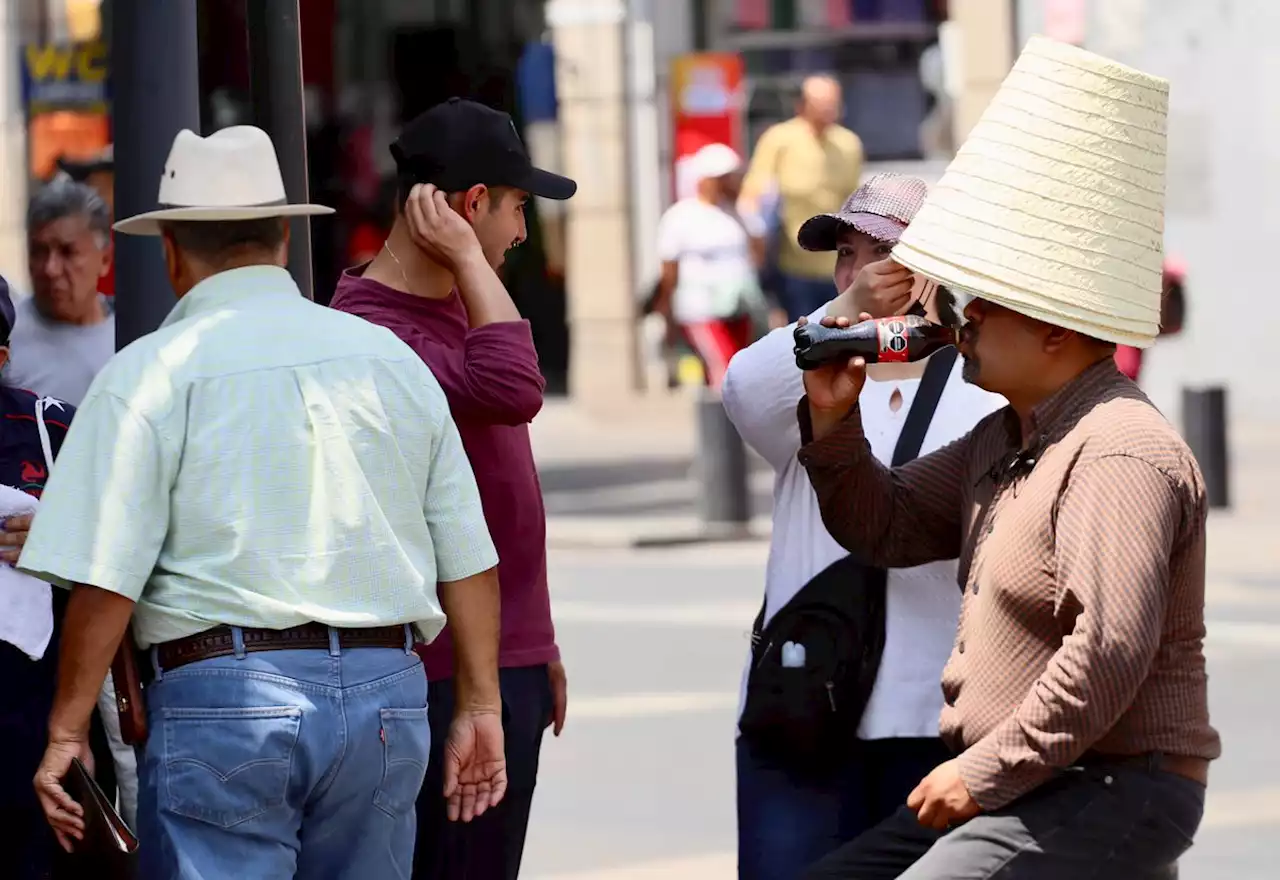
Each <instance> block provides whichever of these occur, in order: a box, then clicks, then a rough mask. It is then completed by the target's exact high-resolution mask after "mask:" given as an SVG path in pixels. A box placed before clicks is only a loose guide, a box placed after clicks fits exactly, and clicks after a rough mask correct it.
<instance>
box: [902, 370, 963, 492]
mask: <svg viewBox="0 0 1280 880" xmlns="http://www.w3.org/2000/svg"><path fill="white" fill-rule="evenodd" d="M958 355H959V352H958V351H956V349H955V347H954V346H948V347H946V348H944V349H941V350H939V351H938V352H937V353H935V354H934V356H933V357H931V358H929V363H928V364H927V365H926V366H925V368H924V376H923V377H922V378H921V379H920V388H919V390H918V391H916V399H915V400H913V401H912V402H911V411H910V412H909V413H907V422H906V424H904V425H903V426H902V433H901V434H899V435H898V445H897V446H895V447H894V450H893V466H894V467H901V466H902V465H904V464H906V463H907V462H909V461H911V460H912V459H913V458H915V457H916V456H917V455H919V454H920V446H921V445H922V444H923V443H924V435H925V434H927V433H928V432H929V423H930V422H932V421H933V413H934V411H935V410H936V409H937V408H938V401H939V400H941V399H942V391H943V389H944V388H946V387H947V382H948V380H950V378H951V369H952V367H954V366H955V364H956V357H957V356H958Z"/></svg>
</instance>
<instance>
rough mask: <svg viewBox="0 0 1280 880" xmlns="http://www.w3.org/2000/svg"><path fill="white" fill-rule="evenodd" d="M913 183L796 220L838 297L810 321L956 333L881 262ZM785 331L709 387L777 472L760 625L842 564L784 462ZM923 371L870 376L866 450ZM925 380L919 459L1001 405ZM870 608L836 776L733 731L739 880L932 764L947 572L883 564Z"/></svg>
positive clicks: (811, 501)
mask: <svg viewBox="0 0 1280 880" xmlns="http://www.w3.org/2000/svg"><path fill="white" fill-rule="evenodd" d="M927 189H928V187H927V185H926V184H925V182H924V181H923V180H920V179H919V178H916V177H908V176H904V175H900V174H877V175H874V176H872V177H871V178H869V179H868V180H867V181H866V182H865V183H863V184H862V186H860V187H859V188H858V190H857V191H856V192H855V193H853V195H852V196H850V197H849V199H848V200H847V201H846V202H845V205H844V207H843V208H842V209H841V211H840V212H839V213H836V214H823V215H819V216H817V217H814V218H812V219H810V220H809V221H808V222H807V223H805V224H804V225H803V226H802V227H801V229H800V233H799V237H798V240H799V243H800V245H801V247H803V248H805V249H807V250H811V251H836V253H837V259H836V267H835V275H834V281H835V290H834V291H833V293H838V294H839V295H838V296H836V297H835V298H834V299H833V300H832V301H831V302H829V303H827V304H826V305H825V306H823V307H822V308H821V309H819V310H818V311H817V312H815V313H814V314H813V315H812V316H810V320H813V321H818V320H820V319H821V318H823V317H824V316H827V315H831V316H845V317H849V318H851V319H853V320H857V317H858V315H860V314H861V313H864V312H865V313H869V314H871V315H873V316H875V317H887V316H890V315H902V314H906V313H908V312H909V311H910V312H915V313H921V312H923V313H924V314H925V315H926V316H927V317H928V318H929V319H930V320H933V321H935V322H939V323H944V324H950V325H957V324H958V321H959V319H958V317H957V314H956V311H957V310H956V301H955V298H954V297H953V296H952V294H951V293H950V291H948V290H946V289H945V288H937V289H934V290H930V289H928V288H926V287H925V286H924V285H921V284H917V283H916V282H915V279H914V277H913V276H912V274H911V272H909V271H908V270H906V269H904V268H903V267H901V266H900V265H898V264H897V263H894V262H892V261H891V260H890V259H888V256H889V252H890V251H891V249H892V248H893V246H894V244H895V243H896V242H897V240H898V237H899V236H900V235H901V234H902V232H903V230H904V229H906V227H907V224H908V223H910V222H911V220H912V218H913V217H914V216H915V213H916V211H917V210H918V209H919V207H920V205H921V203H922V202H923V201H924V197H925V194H926V192H927ZM794 329H795V325H794V324H793V325H791V326H789V327H785V328H782V329H778V330H775V331H773V332H772V333H770V334H769V335H768V336H766V337H765V338H763V339H761V340H760V341H758V342H756V343H755V344H754V345H752V346H751V347H749V348H747V349H746V350H744V351H742V352H740V353H739V354H738V355H737V356H736V357H735V358H734V359H733V362H732V363H731V364H730V365H729V370H728V375H727V377H726V379H725V383H724V392H723V395H724V404H725V408H726V409H727V410H728V412H729V417H730V418H731V419H732V420H733V422H734V424H735V425H736V426H737V429H738V432H739V433H740V434H741V435H742V437H743V439H744V440H745V441H746V442H747V443H748V444H750V445H751V446H752V447H753V448H754V449H755V450H756V451H757V452H758V453H760V455H761V456H763V457H764V458H765V459H766V460H767V461H768V462H769V463H770V464H771V465H773V467H774V470H775V472H776V477H775V480H774V508H773V534H772V538H771V544H770V548H769V561H768V567H767V569H766V574H765V594H766V595H765V607H764V609H763V614H762V617H761V621H760V623H761V626H762V627H767V626H768V624H769V622H770V621H772V620H773V619H774V618H775V617H777V616H778V613H779V612H780V611H781V610H783V609H784V608H787V607H788V606H789V605H790V606H791V608H792V609H794V608H795V607H797V599H796V597H797V596H800V595H802V593H803V595H804V596H812V595H813V590H814V586H811V585H813V584H814V583H815V579H816V578H817V577H818V576H819V575H821V574H822V573H823V572H830V571H832V570H835V571H841V570H842V569H839V568H836V567H838V566H839V567H842V566H845V565H848V564H850V561H849V556H848V552H847V551H846V550H845V549H844V548H842V547H841V546H840V545H839V544H837V543H836V541H835V540H834V539H833V538H832V537H831V536H830V534H828V533H827V530H826V528H825V527H824V526H823V524H822V517H821V513H820V511H819V509H818V502H817V499H816V497H815V496H814V492H813V488H812V487H811V486H810V484H809V479H808V477H807V476H806V474H805V471H804V468H803V467H801V466H800V464H799V463H798V462H797V461H796V452H797V451H798V450H799V448H800V433H799V429H798V428H797V425H796V417H795V413H796V404H797V403H798V402H799V400H800V398H801V397H802V396H803V394H804V386H803V382H802V379H801V372H800V370H799V369H797V367H796V364H795V359H794V356H793V354H792V345H793V338H792V337H793V331H794ZM951 356H952V355H948V357H951ZM935 357H938V356H937V355H935ZM925 366H926V364H925V363H916V364H880V365H876V367H873V368H872V372H873V373H875V375H874V377H873V381H870V382H868V383H867V390H865V391H864V392H863V399H862V412H863V419H864V420H865V422H866V425H867V434H868V438H869V439H870V441H871V446H872V451H873V452H874V453H875V455H876V457H877V458H880V459H881V460H883V461H885V462H886V463H887V462H888V461H889V459H890V458H891V457H892V456H893V454H894V450H895V446H896V445H897V443H898V439H899V435H900V434H901V433H902V431H903V427H904V421H905V419H906V416H907V414H908V412H909V411H910V410H911V407H912V403H913V401H914V400H915V399H916V397H917V396H918V392H919V391H920V388H921V385H922V375H923V373H924V369H925ZM940 378H942V379H943V381H945V385H943V386H942V395H941V397H940V398H939V399H938V403H937V407H936V409H935V410H934V413H933V417H932V419H931V420H930V421H929V422H928V429H927V432H926V433H925V435H924V440H923V443H922V446H921V454H923V453H926V452H929V451H930V450H932V449H936V448H938V447H940V446H942V445H944V444H946V443H948V442H950V441H951V440H954V439H955V438H957V437H959V436H961V435H963V434H964V433H966V432H967V431H968V430H969V429H970V428H972V427H973V425H974V424H976V423H977V422H978V421H979V420H980V419H982V417H983V416H985V415H987V414H988V413H990V412H992V411H994V410H996V409H998V408H1000V407H1001V406H1003V405H1004V400H1003V399H1002V398H1000V397H997V396H995V395H992V394H988V393H986V392H984V391H981V390H979V389H978V388H975V387H974V386H972V385H967V384H965V382H964V381H963V380H962V379H961V376H960V365H959V363H958V362H957V363H953V365H952V367H951V369H949V370H948V371H947V373H946V375H945V377H940ZM924 396H927V395H924ZM823 577H824V578H827V577H830V574H827V575H823ZM885 600H886V604H885V606H884V621H885V634H886V638H885V642H884V650H883V654H882V656H881V659H880V664H879V669H878V671H876V672H875V673H874V686H873V688H872V690H871V695H870V699H869V701H868V702H867V705H866V708H865V710H864V711H863V713H862V716H861V720H860V722H858V731H857V739H856V741H851V742H850V743H849V744H848V750H847V754H844V755H837V756H833V757H834V758H835V759H836V761H835V763H839V764H842V766H841V767H840V769H837V770H833V771H829V772H824V773H822V774H820V775H819V776H818V777H817V778H814V777H812V776H810V775H808V774H805V773H804V772H802V771H800V770H798V769H797V768H796V767H794V766H793V765H792V764H791V763H790V761H789V760H788V758H787V756H785V755H784V756H779V755H776V754H771V753H768V752H767V751H766V750H762V749H761V748H759V747H758V746H757V744H756V743H753V742H751V741H750V739H751V737H750V736H748V735H745V734H744V735H741V736H740V737H739V740H738V744H737V767H738V841H739V843H738V853H739V855H738V858H739V877H740V878H741V880H756V878H759V880H793V878H795V877H797V876H799V874H800V872H801V871H803V870H804V868H806V867H807V866H808V865H809V864H811V863H812V862H814V861H816V860H817V859H818V858H820V857H821V856H823V855H825V854H826V853H827V852H829V851H830V850H833V849H835V848H836V847H837V846H839V845H840V844H842V843H844V842H846V841H849V840H852V839H853V838H854V837H856V836H857V835H858V834H860V833H861V832H863V831H865V830H866V829H868V828H870V827H872V826H873V825H875V824H876V823H878V822H879V821H881V820H882V819H884V818H885V817H886V816H888V815H889V814H890V813H891V812H892V811H893V810H894V809H896V808H897V807H898V806H899V805H901V804H902V803H904V802H905V801H906V798H907V795H908V794H909V793H910V792H911V790H912V789H913V788H914V787H915V786H916V784H917V783H918V782H919V781H920V779H922V778H923V777H924V775H925V774H927V773H928V772H929V771H930V770H931V769H933V767H934V766H935V765H936V764H938V763H939V762H940V761H941V760H944V759H945V756H946V754H947V752H946V749H945V748H944V747H943V745H942V743H941V741H940V740H939V739H938V715H939V711H940V710H941V708H942V693H941V691H940V689H939V686H938V682H939V679H940V676H941V672H942V667H943V665H944V664H945V663H946V660H947V656H948V654H949V653H950V651H951V646H952V641H953V638H954V633H955V627H956V618H957V614H958V613H959V608H960V596H959V591H958V590H957V589H956V563H955V562H954V561H947V562H937V563H933V564H932V565H928V566H921V567H920V568H915V569H901V570H891V571H889V572H888V575H887V581H886V589H885ZM801 601H802V600H801ZM810 650H813V648H812V646H811V648H810Z"/></svg>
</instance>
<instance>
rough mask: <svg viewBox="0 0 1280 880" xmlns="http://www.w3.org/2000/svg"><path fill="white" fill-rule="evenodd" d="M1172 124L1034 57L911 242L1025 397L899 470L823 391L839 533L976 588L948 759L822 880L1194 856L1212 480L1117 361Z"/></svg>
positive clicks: (1010, 385)
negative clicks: (949, 566) (951, 572)
mask: <svg viewBox="0 0 1280 880" xmlns="http://www.w3.org/2000/svg"><path fill="white" fill-rule="evenodd" d="M1167 106H1168V84H1167V82H1165V81H1164V80H1161V79H1158V78H1156V77H1153V76H1150V75H1147V74H1144V73H1142V72H1140V71H1137V70H1133V69H1131V68H1128V67H1124V66H1122V65H1119V64H1116V63H1114V62H1111V61H1108V60H1106V59H1103V58H1099V57H1098V56H1096V55H1093V54H1090V53H1088V52H1085V51H1083V50H1081V49H1077V48H1075V47H1072V46H1066V45H1063V44H1060V43H1055V42H1053V41H1050V40H1046V39H1041V38H1037V39H1034V40H1032V41H1031V42H1030V43H1029V44H1028V46H1027V48H1026V50H1025V51H1024V53H1023V54H1022V56H1021V57H1020V58H1019V60H1018V63H1017V64H1016V65H1015V66H1014V69H1013V71H1012V72H1011V73H1010V75H1009V77H1008V79H1007V80H1006V83H1005V86H1004V87H1003V88H1002V89H1001V90H1000V92H999V93H998V94H997V95H996V97H995V98H994V99H993V100H992V102H991V104H990V106H989V107H988V108H987V110H986V111H985V112H984V114H983V116H982V118H981V120H980V121H979V123H978V125H977V126H976V127H975V129H974V131H973V133H972V135H971V136H970V138H969V141H968V142H967V143H966V144H965V146H964V147H963V148H962V149H961V150H960V151H959V153H958V154H957V156H956V158H955V160H954V161H953V162H952V164H951V166H950V168H948V170H947V173H946V174H945V175H944V177H943V179H942V180H941V181H940V182H939V184H938V185H937V187H935V189H934V190H933V192H932V194H931V195H930V197H929V199H928V200H926V202H925V204H924V206H923V207H922V208H921V209H920V212H919V213H918V214H917V215H916V218H915V220H914V222H913V223H912V224H911V226H910V227H909V228H908V229H907V231H906V232H905V233H904V234H903V236H902V239H901V241H900V242H899V244H898V245H897V246H896V247H895V249H894V252H893V258H894V260H895V261H897V262H899V263H901V264H902V265H903V266H905V267H907V268H908V269H911V270H912V271H915V272H918V273H921V274H923V275H925V276H927V277H930V278H932V279H934V280H936V281H938V282H940V283H942V284H946V285H948V286H951V287H956V288H959V289H962V290H966V291H968V292H970V293H972V294H973V295H974V296H975V297H976V299H975V300H974V301H973V302H971V303H970V304H969V305H968V307H967V308H966V310H965V313H966V316H967V318H968V324H967V326H966V329H965V332H964V335H963V340H962V342H961V345H960V349H961V353H962V354H963V355H964V358H965V375H966V377H967V378H968V379H969V381H971V382H973V383H975V384H977V385H979V386H980V387H982V388H984V389H986V390H988V391H992V392H996V393H999V394H1002V395H1003V396H1004V397H1005V398H1006V399H1007V400H1008V401H1009V407H1007V408H1006V409H1004V410H1001V411H999V412H996V413H994V414H992V415H991V416H990V417H988V418H987V419H985V420H983V421H982V422H980V423H979V424H978V426H977V427H975V428H974V429H973V431H972V432H970V433H969V434H968V435H967V436H965V437H963V438H961V439H960V440H958V441H956V442H955V443H952V444H951V445H949V446H947V447H944V448H943V449H941V450H938V451H937V452H934V453H932V454H930V455H927V456H924V457H923V458H920V459H917V460H916V461H914V462H912V463H910V464H908V465H906V466H903V467H900V468H896V469H894V470H893V471H890V470H889V469H887V468H885V467H883V466H882V465H880V464H879V463H878V462H877V461H876V459H875V458H874V457H873V456H872V455H870V454H869V451H868V447H867V441H866V439H865V437H864V433H863V429H862V424H861V423H862V416H861V413H860V411H859V406H858V398H859V394H860V392H861V390H862V387H863V383H864V380H865V376H866V365H865V364H864V363H863V362H862V360H861V359H860V358H858V359H854V360H852V361H851V362H849V363H847V364H844V363H841V364H835V365H831V366H828V367H826V368H824V369H821V370H817V371H813V372H809V373H806V374H805V390H806V393H807V397H806V399H805V400H804V401H802V403H801V405H800V407H799V409H798V416H799V418H800V423H801V432H802V436H803V437H804V438H805V440H806V445H805V446H804V447H803V448H802V449H801V451H800V454H799V457H800V462H801V463H802V464H803V465H804V466H805V468H806V469H807V471H808V473H809V477H810V480H811V481H812V483H813V486H814V489H815V491H816V492H817V495H818V500H819V504H820V505H821V508H822V514H823V521H824V522H825V523H826V525H827V527H828V529H829V530H830V531H831V534H832V535H833V536H834V537H835V538H836V540H838V541H839V542H840V543H841V544H843V545H844V546H846V547H848V548H849V549H850V550H852V551H854V552H855V553H858V554H860V555H861V556H862V557H863V558H866V559H867V560H869V561H870V562H872V563H873V564H876V565H886V566H912V565H919V564H922V563H926V562H931V561H933V560H938V559H951V558H956V557H958V558H959V560H960V569H959V586H960V588H961V590H962V593H963V599H962V605H961V611H960V622H959V626H958V628H957V632H956V638H955V646H954V649H953V651H952V653H951V658H950V660H949V661H948V663H947V666H946V669H945V670H944V671H943V675H942V692H943V698H944V702H945V705H944V707H943V709H942V715H941V719H940V728H941V732H942V736H943V739H944V740H945V741H946V742H947V744H948V745H949V746H950V747H951V749H952V752H953V754H954V755H955V757H953V758H952V759H950V760H948V761H945V762H944V763H942V764H940V765H939V766H938V767H937V768H936V769H934V770H933V771H932V772H931V773H929V775H928V776H926V777H925V778H924V780H923V781H921V782H920V784H919V785H918V786H917V787H916V789H915V790H914V791H913V792H912V793H911V795H910V797H909V798H908V799H907V804H906V806H904V807H902V808H901V809H900V811H899V812H898V813H897V814H896V815H895V816H893V817H891V818H890V819H888V820H886V821H885V822H883V823H882V824H881V825H879V826H877V827H876V828H875V829H872V830H871V831H869V832H868V833H866V834H864V835H863V836H862V837H860V838H858V839H857V840H855V841H853V842H852V843H850V844H849V845H847V846H846V847H844V848H842V849H841V850H837V851H836V852H835V853H833V854H831V855H830V856H828V857H827V858H826V859H824V860H823V861H822V862H820V863H819V864H818V865H816V866H814V867H813V868H812V869H811V870H810V872H809V873H808V874H807V875H806V876H807V877H811V878H831V877H848V878H859V880H878V878H890V877H901V878H909V880H941V878H966V880H968V878H988V877H997V876H998V877H1001V878H1008V880H1024V878H1028V880H1029V878H1034V880H1067V878H1077V877H1086V876H1087V877H1093V878H1098V880H1129V878H1139V877H1141V878H1157V877H1171V876H1174V873H1175V872H1176V864H1177V859H1178V857H1179V856H1180V855H1181V854H1182V853H1183V852H1184V851H1185V850H1186V849H1187V848H1188V847H1189V846H1190V843H1191V839H1192V837H1193V835H1194V834H1195V832H1196V830H1197V828H1198V826H1199V824H1200V819H1201V816H1202V813H1203V809H1204V797H1205V785H1206V783H1207V779H1208V765H1209V762H1210V761H1212V760H1213V759H1215V758H1217V757H1218V755H1219V754H1220V752H1221V745H1220V741H1219V738H1218V734H1217V732H1216V731H1215V730H1214V728H1213V727H1212V725H1211V724H1210V722H1209V708H1208V698H1207V689H1208V688H1207V678H1206V675H1205V660H1204V650H1203V638H1204V634H1205V624H1204V588H1205V518H1206V502H1205V489H1204V482H1203V480H1202V478H1201V475H1200V471H1199V469H1198V468H1197V466H1196V462H1195V460H1194V458H1193V457H1192V455H1191V453H1190V451H1189V450H1188V449H1187V447H1186V445H1185V444H1184V443H1183V441H1182V440H1181V438H1180V437H1179V436H1178V435H1177V432H1176V431H1175V430H1174V429H1173V428H1172V427H1171V426H1170V425H1169V423H1168V422H1167V421H1166V420H1165V419H1164V418H1163V417H1162V416H1161V415H1160V413H1159V412H1158V411H1157V410H1156V409H1155V407H1153V406H1152V405H1151V403H1150V401H1148V400H1147V398H1146V397H1145V396H1144V395H1143V394H1142V392H1141V391H1140V390H1139V389H1138V387H1137V386H1136V385H1134V384H1133V383H1132V382H1131V381H1130V380H1129V379H1128V378H1126V377H1124V376H1123V375H1121V374H1120V372H1119V371H1118V370H1117V369H1116V366H1115V363H1114V360H1113V358H1114V354H1115V346H1116V344H1117V343H1123V344H1130V345H1136V346H1139V347H1145V346H1148V345H1150V344H1151V343H1152V342H1153V341H1154V339H1155V337H1156V334H1157V332H1158V329H1159V318H1160V288H1161V279H1160V274H1161V273H1160V269H1161V257H1162V238H1163V193H1164V180H1163V177H1164V153H1165V134H1164V132H1165V116H1166V112H1167ZM827 322H830V323H832V324H835V325H839V324H840V323H847V321H832V320H831V319H824V323H827Z"/></svg>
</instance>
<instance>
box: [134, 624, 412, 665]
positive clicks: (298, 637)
mask: <svg viewBox="0 0 1280 880" xmlns="http://www.w3.org/2000/svg"><path fill="white" fill-rule="evenodd" d="M329 629H330V628H329V627H328V626H325V625H324V624H323V623H304V624H302V626H295V627H290V628H289V629H243V630H241V632H242V633H243V634H244V649H245V651H246V652H250V653H252V652H254V651H298V650H304V651H305V650H324V651H327V650H329ZM334 630H335V631H336V632H337V633H338V645H339V646H340V647H343V648H404V647H405V628H404V625H403V624H401V625H399V626H377V627H371V628H369V629H340V628H337V627H334ZM155 647H156V660H157V662H158V663H159V665H160V670H161V671H162V672H168V671H170V670H172V669H177V668H178V667H179V666H186V665H187V664H188V663H195V662H196V661H197V660H209V659H212V658H214V657H229V656H231V655H233V654H235V652H236V645H235V637H234V636H233V635H232V633H231V627H229V626H215V627H214V628H213V629H207V630H205V631H204V632H201V633H196V634H195V635H193V636H188V637H187V638H185V639H174V640H173V641H171V642H161V643H160V644H158V645H156V646H155Z"/></svg>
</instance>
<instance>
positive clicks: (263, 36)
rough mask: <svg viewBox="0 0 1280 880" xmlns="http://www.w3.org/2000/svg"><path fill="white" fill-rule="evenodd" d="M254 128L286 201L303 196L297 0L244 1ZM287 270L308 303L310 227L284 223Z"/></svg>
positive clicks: (304, 166) (304, 198)
mask: <svg viewBox="0 0 1280 880" xmlns="http://www.w3.org/2000/svg"><path fill="white" fill-rule="evenodd" d="M245 22H246V24H247V26H248V30H249V90H250V92H251V93H252V96H253V124H254V125H256V126H258V127H259V128H261V129H263V130H264V131H266V132H267V134H269V135H271V140H272V142H273V143H274V144H275V146H276V156H278V157H279V159H280V173H281V174H282V175H283V176H284V191H285V195H286V196H288V198H289V201H290V202H305V201H307V200H308V195H307V123H306V117H305V107H304V104H303V98H302V33H301V30H300V25H299V18H298V0H245ZM289 223H290V230H289V231H290V237H289V272H290V273H291V274H292V275H293V280H294V281H296V282H297V283H298V288H299V289H300V290H301V291H302V295H303V296H305V297H307V298H308V299H312V298H313V296H312V291H311V223H310V221H309V220H308V219H307V218H306V217H295V218H293V219H292V220H290V221H289Z"/></svg>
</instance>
